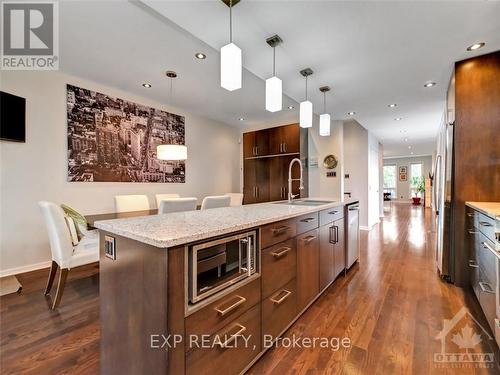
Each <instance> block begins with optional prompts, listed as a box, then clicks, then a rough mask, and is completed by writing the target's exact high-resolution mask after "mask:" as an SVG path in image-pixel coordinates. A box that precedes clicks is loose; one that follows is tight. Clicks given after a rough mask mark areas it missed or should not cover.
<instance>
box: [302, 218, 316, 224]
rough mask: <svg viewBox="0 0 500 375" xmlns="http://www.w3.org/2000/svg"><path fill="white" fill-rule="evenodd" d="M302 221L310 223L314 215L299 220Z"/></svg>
mask: <svg viewBox="0 0 500 375" xmlns="http://www.w3.org/2000/svg"><path fill="white" fill-rule="evenodd" d="M300 221H301V222H303V223H310V222H311V221H314V217H306V218H305V219H302V220H300Z"/></svg>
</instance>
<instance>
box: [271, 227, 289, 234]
mask: <svg viewBox="0 0 500 375" xmlns="http://www.w3.org/2000/svg"><path fill="white" fill-rule="evenodd" d="M288 229H290V227H289V226H287V225H283V226H281V227H278V228H272V229H271V231H272V232H273V233H274V234H281V233H283V232H286V231H287V230H288Z"/></svg>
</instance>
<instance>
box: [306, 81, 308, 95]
mask: <svg viewBox="0 0 500 375" xmlns="http://www.w3.org/2000/svg"><path fill="white" fill-rule="evenodd" d="M307 77H308V76H306V101H307Z"/></svg>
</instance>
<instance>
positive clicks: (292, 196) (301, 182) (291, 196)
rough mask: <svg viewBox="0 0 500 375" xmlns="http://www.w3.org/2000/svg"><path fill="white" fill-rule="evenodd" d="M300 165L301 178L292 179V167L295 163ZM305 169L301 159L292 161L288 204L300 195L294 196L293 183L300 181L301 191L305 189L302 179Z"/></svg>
mask: <svg viewBox="0 0 500 375" xmlns="http://www.w3.org/2000/svg"><path fill="white" fill-rule="evenodd" d="M295 162H297V163H299V166H300V178H295V179H294V178H292V166H293V163H295ZM303 172H304V171H303V169H302V162H301V161H300V159H297V158H294V159H292V161H291V162H290V165H289V166H288V203H292V201H293V199H294V198H296V197H298V196H299V195H300V194H295V195H294V194H292V181H300V186H299V190H303V189H304V179H303V177H302V174H303Z"/></svg>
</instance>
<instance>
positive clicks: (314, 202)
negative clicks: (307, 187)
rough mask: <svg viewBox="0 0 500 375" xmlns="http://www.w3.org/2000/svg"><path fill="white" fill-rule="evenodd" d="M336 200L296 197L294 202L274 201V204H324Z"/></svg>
mask: <svg viewBox="0 0 500 375" xmlns="http://www.w3.org/2000/svg"><path fill="white" fill-rule="evenodd" d="M333 202H334V201H318V200H313V199H296V200H293V201H292V202H288V201H284V202H274V204H286V205H289V206H322V205H324V204H328V203H333Z"/></svg>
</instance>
